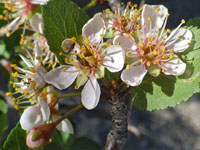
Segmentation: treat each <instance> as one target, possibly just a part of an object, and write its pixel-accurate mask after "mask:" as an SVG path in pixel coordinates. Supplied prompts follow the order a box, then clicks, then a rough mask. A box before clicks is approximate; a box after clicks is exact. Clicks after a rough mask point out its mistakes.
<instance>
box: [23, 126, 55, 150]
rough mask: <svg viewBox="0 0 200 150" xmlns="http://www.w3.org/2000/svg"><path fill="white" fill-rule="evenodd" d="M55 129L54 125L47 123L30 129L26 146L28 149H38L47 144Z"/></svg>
mask: <svg viewBox="0 0 200 150" xmlns="http://www.w3.org/2000/svg"><path fill="white" fill-rule="evenodd" d="M55 128H56V124H55V123H49V124H44V125H41V126H39V127H36V128H34V129H32V130H31V131H30V132H29V133H28V135H27V137H26V144H27V146H28V147H30V148H39V147H41V146H43V145H45V144H47V143H48V142H49V139H50V138H51V137H52V136H53V134H54V131H55Z"/></svg>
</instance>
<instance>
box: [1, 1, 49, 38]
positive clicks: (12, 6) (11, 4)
mask: <svg viewBox="0 0 200 150" xmlns="http://www.w3.org/2000/svg"><path fill="white" fill-rule="evenodd" d="M48 1H49V0H3V1H0V3H4V7H5V10H4V12H3V13H4V16H3V15H1V16H0V19H4V20H8V21H9V20H12V19H13V20H12V21H11V22H10V23H9V24H8V25H6V26H5V27H3V28H1V33H0V34H5V33H6V36H8V37H9V36H10V33H12V32H14V31H15V30H17V29H18V28H19V26H20V25H22V24H24V23H26V21H27V20H28V19H29V17H30V16H29V15H30V12H31V11H34V10H35V9H37V7H38V5H44V4H46V3H47V2H48ZM35 21H36V20H35ZM36 22H37V21H36Z"/></svg>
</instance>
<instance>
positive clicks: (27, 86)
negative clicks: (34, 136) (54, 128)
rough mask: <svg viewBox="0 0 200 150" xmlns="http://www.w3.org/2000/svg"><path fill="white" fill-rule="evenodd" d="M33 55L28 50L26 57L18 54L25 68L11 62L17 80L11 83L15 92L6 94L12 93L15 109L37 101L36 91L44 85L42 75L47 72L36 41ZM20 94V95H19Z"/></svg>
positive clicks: (13, 75)
mask: <svg viewBox="0 0 200 150" xmlns="http://www.w3.org/2000/svg"><path fill="white" fill-rule="evenodd" d="M33 51H34V56H32V55H31V54H30V53H29V52H28V51H27V54H28V57H29V59H28V58H27V57H25V56H23V55H20V57H21V59H22V60H23V61H24V63H25V64H26V66H27V67H26V68H21V67H18V66H17V65H16V64H12V65H11V67H13V68H14V69H15V70H16V72H13V73H12V77H13V78H17V79H18V80H17V81H16V80H13V81H11V82H10V83H11V84H12V86H13V88H14V90H15V92H13V93H10V92H9V93H7V96H11V95H13V98H12V101H13V103H14V104H15V105H16V109H19V108H20V107H21V108H26V106H27V105H29V104H35V103H37V99H35V96H36V95H37V93H38V91H39V90H40V89H42V88H44V86H45V85H46V82H45V80H44V75H45V74H46V73H47V71H46V69H45V68H44V66H43V65H42V59H41V57H40V53H39V51H40V48H39V46H38V44H37V43H35V47H34V50H33ZM19 94H20V96H19Z"/></svg>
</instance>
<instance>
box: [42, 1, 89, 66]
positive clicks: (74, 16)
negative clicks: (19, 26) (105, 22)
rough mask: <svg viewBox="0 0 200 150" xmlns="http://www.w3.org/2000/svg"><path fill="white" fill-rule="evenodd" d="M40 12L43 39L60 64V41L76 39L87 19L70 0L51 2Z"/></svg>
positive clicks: (61, 60) (61, 59)
mask: <svg viewBox="0 0 200 150" xmlns="http://www.w3.org/2000/svg"><path fill="white" fill-rule="evenodd" d="M42 12H43V20H44V34H45V37H46V39H47V42H48V44H49V46H50V49H51V51H52V52H54V53H55V54H56V55H57V57H58V59H59V61H60V62H61V63H62V62H64V60H63V58H62V57H61V56H59V52H62V48H61V43H62V41H63V40H65V39H66V38H71V37H76V38H77V39H78V37H79V36H80V35H81V32H82V27H83V25H84V24H85V23H86V22H87V20H88V19H89V17H88V16H87V14H86V13H85V12H84V11H83V10H81V9H80V8H79V7H78V6H77V5H76V4H74V3H73V2H72V1H70V0H51V1H49V2H48V4H47V5H46V6H44V7H43V9H42Z"/></svg>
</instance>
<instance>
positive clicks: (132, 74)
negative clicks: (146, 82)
mask: <svg viewBox="0 0 200 150" xmlns="http://www.w3.org/2000/svg"><path fill="white" fill-rule="evenodd" d="M146 73H147V70H146V68H145V65H144V64H140V65H138V66H130V68H129V69H125V70H124V71H123V72H122V74H121V79H122V81H124V82H125V83H126V84H128V85H130V86H138V85H139V84H140V83H141V82H142V80H143V78H144V76H145V75H146Z"/></svg>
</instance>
